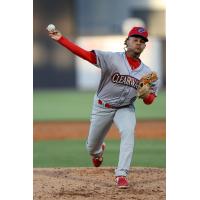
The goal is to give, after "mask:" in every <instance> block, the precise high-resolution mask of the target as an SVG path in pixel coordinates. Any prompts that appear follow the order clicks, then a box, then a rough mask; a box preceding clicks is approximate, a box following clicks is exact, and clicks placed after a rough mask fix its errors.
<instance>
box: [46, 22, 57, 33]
mask: <svg viewBox="0 0 200 200" xmlns="http://www.w3.org/2000/svg"><path fill="white" fill-rule="evenodd" d="M47 30H48V31H51V32H54V31H55V30H56V27H55V26H54V25H53V24H49V25H48V26H47Z"/></svg>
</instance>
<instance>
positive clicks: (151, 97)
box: [143, 93, 156, 105]
mask: <svg viewBox="0 0 200 200" xmlns="http://www.w3.org/2000/svg"><path fill="white" fill-rule="evenodd" d="M155 98H156V95H155V94H153V93H150V94H149V95H148V96H147V97H146V98H145V99H143V102H144V103H145V104H147V105H149V104H152V103H153V101H154V99H155Z"/></svg>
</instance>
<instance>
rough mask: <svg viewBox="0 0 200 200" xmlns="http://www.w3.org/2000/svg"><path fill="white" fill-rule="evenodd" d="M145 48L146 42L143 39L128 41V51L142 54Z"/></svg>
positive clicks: (133, 38) (137, 38)
mask: <svg viewBox="0 0 200 200" xmlns="http://www.w3.org/2000/svg"><path fill="white" fill-rule="evenodd" d="M145 47H146V44H145V40H144V39H143V38H141V37H129V39H128V40H127V48H128V51H133V53H135V54H141V53H142V51H143V50H144V48H145Z"/></svg>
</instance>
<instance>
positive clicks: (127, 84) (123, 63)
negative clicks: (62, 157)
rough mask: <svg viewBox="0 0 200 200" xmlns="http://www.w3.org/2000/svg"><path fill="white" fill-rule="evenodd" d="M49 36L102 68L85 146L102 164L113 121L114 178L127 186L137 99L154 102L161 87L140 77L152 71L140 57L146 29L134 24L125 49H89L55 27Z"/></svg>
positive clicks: (124, 186)
mask: <svg viewBox="0 0 200 200" xmlns="http://www.w3.org/2000/svg"><path fill="white" fill-rule="evenodd" d="M49 36H50V37H51V38H52V39H54V40H55V41H57V42H58V43H59V44H61V45H62V46H64V47H65V48H67V49H68V50H70V51H71V52H72V53H74V54H75V55H77V56H79V57H81V58H82V59H85V60H87V61H88V62H90V63H92V64H93V65H95V66H96V67H98V68H100V69H101V80H100V83H99V87H98V89H97V92H96V94H95V96H94V102H93V109H92V113H91V120H90V121H91V124H90V129H89V134H88V138H87V142H86V147H87V150H88V152H89V154H90V155H91V156H92V162H93V165H94V166H95V167H99V166H100V165H101V164H102V162H103V152H104V150H105V147H106V145H105V143H104V138H105V136H106V134H107V132H108V130H109V128H110V127H111V125H112V123H113V122H114V123H115V125H116V126H117V128H118V130H119V133H120V136H121V142H120V153H119V162H118V166H117V168H116V169H115V181H116V184H117V186H118V188H127V187H128V181H127V175H128V171H129V168H130V165H131V160H132V155H133V148H134V131H135V126H136V116H135V107H134V102H135V100H136V99H137V98H138V97H139V98H140V99H142V100H143V102H144V103H145V104H147V105H148V104H151V103H152V102H153V101H154V99H155V98H156V96H157V91H158V80H155V81H154V82H152V83H151V85H150V87H147V86H146V85H144V87H142V86H143V85H142V86H141V87H140V80H141V79H143V77H144V76H145V75H147V74H149V73H151V69H150V68H149V67H148V66H146V65H145V64H144V63H143V62H142V61H141V60H140V58H139V57H140V54H141V53H142V51H143V50H144V49H145V47H146V42H148V32H147V30H146V29H145V28H143V27H133V28H132V29H131V30H130V32H129V33H128V37H127V38H126V39H125V42H124V44H125V51H124V52H105V51H100V50H92V51H87V50H85V49H82V48H81V47H79V46H77V45H76V44H74V43H73V42H72V41H70V40H69V39H67V38H65V37H64V36H63V35H62V34H61V32H60V31H58V30H56V29H55V30H53V31H49ZM88 78H89V77H88Z"/></svg>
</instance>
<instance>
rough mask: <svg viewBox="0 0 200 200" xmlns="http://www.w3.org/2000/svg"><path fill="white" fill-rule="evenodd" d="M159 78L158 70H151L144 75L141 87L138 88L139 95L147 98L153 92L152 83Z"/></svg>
mask: <svg viewBox="0 0 200 200" xmlns="http://www.w3.org/2000/svg"><path fill="white" fill-rule="evenodd" d="M157 80H158V76H157V73H156V72H151V73H149V74H146V75H144V76H143V77H142V78H141V79H140V81H139V87H138V90H137V97H139V98H141V99H145V98H146V97H147V96H148V95H149V94H150V93H151V92H152V90H151V84H152V83H153V82H155V81H157Z"/></svg>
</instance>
